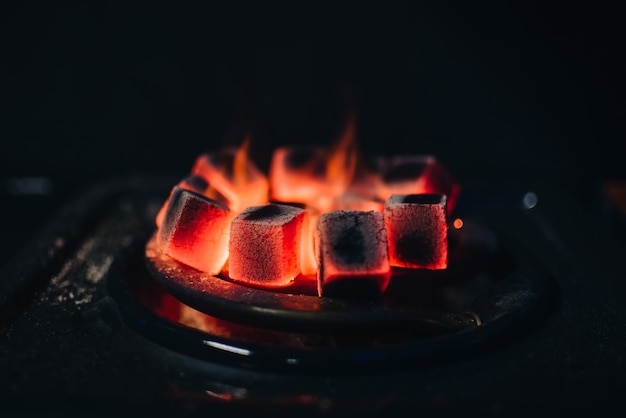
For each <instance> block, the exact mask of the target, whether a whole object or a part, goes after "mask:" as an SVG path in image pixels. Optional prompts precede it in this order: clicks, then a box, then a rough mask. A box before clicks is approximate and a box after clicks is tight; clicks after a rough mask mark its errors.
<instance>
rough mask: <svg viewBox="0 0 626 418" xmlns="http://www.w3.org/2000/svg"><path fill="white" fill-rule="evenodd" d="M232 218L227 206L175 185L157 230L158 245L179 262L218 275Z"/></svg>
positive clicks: (224, 256) (225, 250) (226, 252)
mask: <svg viewBox="0 0 626 418" xmlns="http://www.w3.org/2000/svg"><path fill="white" fill-rule="evenodd" d="M232 218H233V214H232V212H231V211H230V210H229V209H228V208H227V207H226V206H224V205H222V204H220V203H219V202H217V201H214V200H211V199H209V198H207V197H205V196H203V195H200V194H198V193H195V192H192V191H189V190H185V189H183V188H181V187H178V186H176V187H175V188H174V191H173V193H172V195H171V197H170V199H169V203H168V205H167V209H166V211H165V216H164V217H163V223H162V224H161V227H160V228H159V229H158V231H157V244H158V246H159V248H160V249H161V251H163V253H165V254H167V255H169V256H170V257H172V258H174V259H175V260H178V261H180V262H181V263H184V264H187V265H188V266H191V267H193V268H195V269H198V270H200V271H203V272H206V273H208V274H213V275H215V274H218V273H219V272H220V270H221V269H222V267H223V266H224V263H225V262H226V260H227V259H228V235H229V232H230V222H231V220H232Z"/></svg>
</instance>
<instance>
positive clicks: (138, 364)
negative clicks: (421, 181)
mask: <svg viewBox="0 0 626 418" xmlns="http://www.w3.org/2000/svg"><path fill="white" fill-rule="evenodd" d="M175 180H176V179H175V178H169V177H154V176H151V177H141V176H139V177H129V178H121V179H112V180H110V181H106V182H98V183H95V184H92V185H90V186H89V187H88V188H86V189H85V193H79V194H77V195H76V196H75V198H73V199H71V200H69V201H68V202H65V204H64V205H62V206H61V209H60V210H59V211H58V212H57V213H56V215H55V216H53V217H52V219H51V220H50V221H49V222H47V226H46V227H45V228H44V229H43V230H42V231H41V233H40V234H39V235H38V236H37V237H36V239H35V240H33V241H31V242H30V244H29V245H25V246H24V248H23V249H22V250H21V251H20V252H18V254H17V256H16V257H15V259H13V260H11V261H10V262H9V263H7V265H6V267H5V268H4V269H3V270H2V282H1V283H2V288H1V289H2V293H1V294H0V297H1V298H2V304H1V305H0V306H2V310H1V311H0V312H1V313H2V324H3V328H2V335H1V336H0V353H1V355H0V370H1V373H0V388H1V393H2V395H1V397H2V410H3V411H5V412H7V413H10V412H16V413H20V412H38V413H45V412H52V413H77V414H78V413H80V412H81V411H84V408H90V410H97V411H98V412H100V413H103V414H106V413H111V414H116V415H117V414H122V415H124V414H125V413H126V412H129V411H136V410H139V411H142V412H145V413H149V414H155V415H162V414H169V413H174V412H177V413H180V411H183V412H184V414H190V415H195V414H197V415H205V414H212V413H239V412H241V413H245V414H246V415H249V416H255V415H258V414H261V415H276V416H282V415H289V414H297V415H299V416H345V415H348V414H349V415H353V414H357V415H359V416H383V415H389V414H394V415H397V416H400V415H414V414H415V413H416V411H420V413H429V414H430V413H432V414H436V415H438V416H458V415H459V414H467V413H469V414H470V415H472V414H475V415H482V416H497V415H516V416H517V415H524V414H527V413H537V412H541V413H543V412H548V413H554V414H563V413H569V412H572V413H573V412H577V411H587V412H592V411H599V410H604V409H606V410H610V409H611V408H620V409H622V408H623V404H622V403H623V401H622V398H621V394H622V393H623V390H624V389H625V388H626V386H625V384H626V382H625V377H626V374H625V373H624V372H625V369H624V363H623V347H624V344H625V343H626V332H624V331H625V328H626V321H625V319H626V318H625V316H626V310H625V306H626V305H625V304H624V303H623V301H624V294H625V292H624V290H625V289H624V287H625V285H624V282H623V280H621V278H622V277H623V273H624V266H623V263H622V262H621V260H623V252H624V241H623V240H621V241H620V240H619V239H618V238H619V237H618V236H617V235H616V234H614V233H613V232H612V229H610V228H608V227H607V224H606V221H605V220H604V219H605V218H603V217H601V216H599V215H600V214H598V216H590V213H589V210H590V209H589V208H587V207H584V206H581V205H580V204H579V202H577V201H576V200H575V199H573V198H572V196H571V195H568V194H567V193H566V192H565V191H562V192H555V191H554V190H552V191H543V190H541V189H533V190H532V191H529V190H527V191H524V190H520V192H519V193H517V192H516V191H514V190H511V189H508V190H506V191H504V190H502V189H488V188H476V189H472V188H466V189H464V191H463V192H462V195H461V198H460V200H459V206H458V211H457V213H458V214H459V216H465V215H466V214H467V215H468V216H476V219H478V220H479V221H480V222H482V223H484V224H485V225H489V227H490V228H492V229H493V230H494V231H496V234H497V236H498V238H499V239H501V240H503V241H504V242H507V243H509V244H510V245H513V246H515V248H519V249H520V250H521V251H522V252H523V253H524V254H525V256H527V257H529V258H530V259H533V260H534V261H535V262H536V265H537V271H536V272H537V274H538V275H539V276H538V277H540V278H538V280H540V281H541V282H543V283H549V284H550V288H551V289H552V290H551V296H550V299H549V301H548V305H547V306H546V307H545V309H541V310H540V311H539V313H538V314H537V315H533V316H532V318H531V319H530V320H525V321H512V322H505V323H504V324H505V325H504V328H505V329H500V330H499V331H498V332H497V333H496V334H495V335H494V336H493V338H489V339H487V340H486V341H481V339H478V340H477V341H473V342H472V343H470V344H465V343H464V345H463V346H462V349H458V350H446V349H445V347H446V346H445V344H441V345H440V346H439V347H440V348H441V352H440V353H437V345H436V343H435V345H434V346H430V348H429V350H431V351H430V352H429V354H431V355H424V352H421V351H419V350H417V352H416V351H411V350H415V346H412V347H408V348H410V349H408V348H407V350H406V351H407V352H406V353H404V357H403V356H402V353H399V352H393V353H392V355H395V356H397V359H396V360H395V361H389V362H383V367H376V362H367V361H364V362H362V363H357V364H358V365H359V366H358V367H349V368H343V367H337V368H336V369H335V370H333V368H332V367H320V369H319V370H317V371H316V370H311V369H306V368H303V369H299V368H297V367H275V368H273V367H271V362H270V367H257V366H255V363H254V361H245V360H236V361H234V360H233V358H237V357H238V356H239V357H241V355H240V354H237V353H235V354H233V353H232V352H230V353H229V352H224V351H220V350H215V352H209V353H207V352H206V350H205V351H202V350H203V348H202V347H197V346H194V344H196V343H197V342H192V343H189V344H187V345H185V343H183V342H182V341H174V342H173V343H172V344H162V343H163V340H159V338H151V334H150V332H158V330H157V331H155V330H154V329H152V331H149V332H143V331H140V329H141V328H142V327H144V328H150V327H152V328H155V327H156V328H158V327H159V326H162V325H159V323H156V325H155V323H154V322H152V323H151V324H150V321H151V317H150V316H149V315H148V314H146V313H145V312H144V313H140V314H137V312H135V313H134V314H133V315H135V316H134V317H132V320H131V322H129V317H128V314H129V309H131V308H130V307H129V306H128V304H129V302H128V300H125V299H121V298H120V297H119V293H118V291H119V289H118V290H115V289H114V287H115V286H119V284H120V278H123V277H125V275H127V274H128V270H129V268H130V266H133V265H134V264H136V262H137V260H138V259H141V257H142V256H143V251H144V249H145V245H146V243H147V242H148V240H149V238H150V236H151V234H152V233H153V232H154V216H155V214H156V211H157V210H158V208H159V207H160V205H161V203H162V202H163V199H164V197H165V196H166V195H167V193H168V191H169V188H170V187H171V186H172V184H174V182H175ZM528 192H532V194H531V195H529V194H528ZM529 196H530V197H534V198H536V202H535V200H532V201H533V203H536V204H531V205H529V203H528V202H529V200H528V199H529ZM572 225H576V228H572V227H571V226H572ZM116 283H117V284H116ZM112 286H113V287H112ZM137 315H139V316H137ZM141 315H144V316H143V317H142V316H141ZM527 319H528V318H527ZM148 325H150V326H148ZM174 337H175V338H183V337H181V336H180V335H179V336H178V337H176V336H174ZM435 341H436V340H435ZM199 344H200V345H202V343H201V342H200V343H199ZM181 347H183V348H184V349H181ZM433 347H434V348H433ZM190 348H191V349H190ZM204 349H206V347H204ZM338 350H339V348H338ZM423 351H427V350H423ZM198 353H202V354H201V355H198ZM433 354H434V355H433ZM437 354H439V355H437ZM386 355H389V353H386ZM414 360H418V361H414ZM317 361H320V359H319V358H318V359H317ZM321 361H322V362H323V358H322V359H321ZM332 361H336V358H334V357H329V362H332ZM322 365H323V363H322Z"/></svg>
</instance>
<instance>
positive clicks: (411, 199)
mask: <svg viewBox="0 0 626 418" xmlns="http://www.w3.org/2000/svg"><path fill="white" fill-rule="evenodd" d="M351 141H353V139H352V138H351V137H349V136H347V137H344V138H342V140H341V141H340V142H339V144H338V145H337V146H335V147H333V148H328V149H326V148H322V147H304V146H292V147H282V148H278V149H276V150H274V153H273V157H272V159H271V163H270V167H269V173H268V175H265V174H264V173H262V172H261V170H259V169H258V168H257V166H256V164H255V163H254V162H253V161H252V159H251V158H250V157H249V156H248V143H247V141H246V142H244V144H243V145H242V146H240V147H239V148H231V149H225V150H222V151H221V152H219V153H218V152H209V153H204V154H201V155H200V156H198V157H197V159H196V161H195V162H194V165H193V168H192V170H191V173H190V174H189V176H188V177H185V178H184V179H182V180H181V181H180V182H179V183H178V184H176V185H174V186H173V188H172V190H171V193H170V195H169V196H168V197H167V199H166V200H165V202H164V203H163V205H162V207H161V210H160V211H159V213H158V215H157V217H156V221H155V222H156V226H157V231H156V237H157V247H158V249H159V250H160V251H161V252H162V253H163V254H164V255H166V256H168V257H171V258H172V259H174V260H175V261H177V262H180V263H182V264H185V265H187V266H189V267H192V268H195V269H197V270H199V271H201V272H204V273H206V274H208V275H210V276H214V277H218V278H221V279H224V280H229V281H234V282H238V283H240V284H244V285H248V286H252V287H257V288H268V289H271V288H274V289H275V288H279V287H285V286H289V285H290V284H291V283H292V282H293V281H294V280H296V279H298V280H310V281H315V282H316V283H315V286H311V288H316V289H317V296H319V297H323V296H328V295H342V294H349V293H350V292H351V291H352V290H354V291H358V290H359V289H362V288H368V289H370V291H372V290H373V291H374V293H377V294H379V295H380V294H383V293H384V292H385V290H386V288H387V285H388V284H389V281H390V279H391V278H392V277H393V273H394V271H397V270H402V269H429V270H442V269H446V268H447V257H448V228H449V220H450V216H451V213H452V211H453V209H454V205H455V203H456V199H457V198H458V194H459V191H460V187H459V185H458V184H457V183H456V182H455V181H454V179H453V178H452V176H451V175H450V173H449V172H448V171H447V170H446V169H445V168H444V167H443V166H442V165H441V164H440V163H439V162H438V161H437V159H436V158H434V157H433V156H430V155H413V156H411V155H409V156H376V157H373V158H369V159H368V160H367V161H366V162H365V161H362V160H363V159H361V160H360V159H359V158H357V155H356V152H355V151H354V147H353V146H351V145H350V142H351ZM338 289H341V291H337V290H338Z"/></svg>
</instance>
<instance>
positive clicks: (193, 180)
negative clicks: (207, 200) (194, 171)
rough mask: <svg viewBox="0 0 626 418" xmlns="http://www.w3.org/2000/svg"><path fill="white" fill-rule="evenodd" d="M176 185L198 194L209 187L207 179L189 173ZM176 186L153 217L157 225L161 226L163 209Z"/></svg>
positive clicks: (165, 207) (163, 214) (164, 209)
mask: <svg viewBox="0 0 626 418" xmlns="http://www.w3.org/2000/svg"><path fill="white" fill-rule="evenodd" d="M176 186H178V187H180V188H181V189H185V190H189V191H192V192H196V193H199V194H204V193H205V192H206V191H207V189H208V188H209V183H207V181H206V180H205V179H203V178H202V177H200V176H197V175H191V176H188V177H185V178H184V179H182V180H181V181H180V182H179V183H178V184H177V185H176ZM176 186H174V187H172V190H171V191H170V194H169V196H168V197H167V199H165V202H163V205H162V206H161V209H159V212H158V213H157V216H156V219H155V221H156V226H157V227H161V224H162V223H163V218H164V217H165V211H166V209H167V205H168V204H169V201H170V199H171V198H172V194H173V193H174V190H175V189H176Z"/></svg>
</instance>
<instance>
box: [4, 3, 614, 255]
mask: <svg viewBox="0 0 626 418" xmlns="http://www.w3.org/2000/svg"><path fill="white" fill-rule="evenodd" d="M214 3H215V4H214ZM475 3H476V2H459V4H451V3H449V2H433V4H419V5H417V4H413V3H411V2H406V3H403V2H384V3H379V4H374V5H369V4H366V3H360V2H354V3H344V2H336V3H328V4H326V3H324V2H299V3H297V5H295V4H296V3H286V4H278V3H261V2H259V4H256V3H252V2H224V3H223V4H222V3H221V2H198V3H191V2H190V3H186V2H166V3H143V2H139V3H136V2H95V3H93V4H92V3H89V2H85V3H84V4H82V3H66V2H15V3H6V4H3V6H2V11H1V13H0V39H1V43H0V48H1V49H0V54H1V56H0V139H1V141H0V173H1V174H2V178H3V179H4V184H3V189H2V198H3V206H4V207H3V211H4V210H7V211H8V212H7V215H8V216H9V218H8V219H11V222H8V223H9V224H10V225H9V227H8V231H7V232H6V233H7V234H8V235H6V236H5V237H10V239H3V241H4V243H3V245H4V246H5V247H6V248H4V249H3V250H4V251H3V253H4V254H7V253H6V250H7V249H12V248H14V247H15V246H17V244H19V243H21V242H22V240H23V237H24V236H26V235H28V234H25V232H30V231H33V230H34V229H35V228H36V227H38V226H39V225H41V224H42V223H43V222H44V221H45V220H46V219H47V216H48V214H50V213H52V211H53V209H54V208H55V207H56V206H57V205H58V204H59V203H61V202H63V201H65V200H66V199H67V198H68V197H69V196H71V195H72V194H73V193H75V192H76V191H77V190H79V187H80V186H82V185H85V184H87V185H88V184H90V183H91V182H95V181H99V180H101V179H106V178H110V177H112V176H125V175H128V174H137V173H139V174H150V173H164V172H167V173H173V174H174V175H181V176H182V175H184V174H186V173H187V171H188V170H189V169H190V168H191V164H192V162H193V160H194V159H195V157H196V156H197V155H198V154H199V153H200V152H203V151H205V150H216V149H219V148H220V147H222V146H223V145H224V144H228V143H237V142H238V141H239V142H240V141H241V140H242V139H243V137H244V136H245V134H246V132H248V133H250V134H251V135H252V139H253V141H252V146H253V151H254V153H253V155H254V157H255V158H257V159H258V160H259V164H260V165H261V166H263V164H264V162H265V161H266V160H267V158H268V157H269V154H270V153H271V150H272V149H273V148H274V147H276V146H278V145H280V144H294V143H304V142H312V143H326V142H328V143H330V142H331V141H332V140H333V138H334V137H335V136H336V134H337V132H338V129H339V128H340V127H341V123H343V122H344V121H345V120H346V115H347V111H348V109H353V110H355V111H356V112H357V123H358V136H357V139H358V142H359V144H360V146H361V147H362V149H363V150H364V151H365V152H368V153H374V152H382V153H419V154H427V153H430V154H433V155H435V156H437V157H438V158H439V160H440V161H441V162H442V163H443V164H444V165H446V166H447V167H448V168H449V169H450V171H452V173H453V174H454V175H455V177H456V178H457V179H458V180H459V181H460V182H461V184H472V183H480V184H488V183H490V182H492V181H497V182H501V183H504V184H507V182H510V183H511V184H513V183H516V184H519V183H522V184H524V183H532V182H533V181H541V182H546V181H547V182H553V183H554V184H555V185H556V186H557V187H561V186H565V187H573V188H576V189H578V190H580V191H581V194H582V195H584V194H585V192H587V191H588V189H587V187H589V184H593V183H594V182H596V181H600V180H602V179H604V178H607V177H620V176H623V175H624V173H625V169H624V164H623V163H622V160H623V157H622V155H621V154H620V150H621V148H622V147H621V142H622V141H623V137H624V133H625V132H624V124H623V119H624V110H625V106H624V92H625V89H624V86H625V84H624V80H623V77H624V74H625V71H624V70H625V68H624V64H623V62H622V55H623V41H624V25H623V22H622V20H621V19H622V14H621V13H620V11H619V10H618V9H617V8H616V7H615V6H612V7H608V6H606V5H602V4H601V3H596V2H594V3H587V4H586V3H581V4H578V3H572V4H570V3H563V4H559V3H556V2H543V3H540V4H531V3H528V2H517V3H518V4H515V5H505V4H504V2H493V3H491V2H489V3H482V2H481V4H475ZM33 176H34V177H39V178H43V179H45V181H46V182H48V183H46V184H45V187H44V188H43V189H44V190H43V193H40V192H41V190H40V189H41V187H40V188H39V189H37V187H35V188H34V191H33V192H32V193H31V192H29V191H28V188H27V189H26V190H25V191H22V192H16V191H15V187H14V184H15V181H16V179H18V180H19V179H23V178H24V177H27V178H30V177H33ZM38 190H39V191H38ZM5 257H8V256H5Z"/></svg>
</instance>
